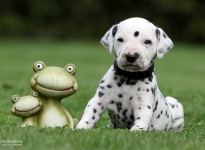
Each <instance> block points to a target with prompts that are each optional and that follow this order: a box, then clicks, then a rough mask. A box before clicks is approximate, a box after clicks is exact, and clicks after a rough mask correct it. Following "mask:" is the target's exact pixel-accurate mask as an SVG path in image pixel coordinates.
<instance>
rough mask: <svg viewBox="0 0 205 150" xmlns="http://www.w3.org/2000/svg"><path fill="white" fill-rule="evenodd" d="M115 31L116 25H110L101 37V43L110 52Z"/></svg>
mask: <svg viewBox="0 0 205 150" xmlns="http://www.w3.org/2000/svg"><path fill="white" fill-rule="evenodd" d="M116 32H117V25H114V26H112V27H111V28H110V29H109V30H108V31H107V32H106V33H105V35H104V36H103V37H102V39H101V41H100V42H101V44H102V45H103V46H104V47H105V48H106V49H107V50H109V52H110V53H112V49H113V45H114V37H115V34H116Z"/></svg>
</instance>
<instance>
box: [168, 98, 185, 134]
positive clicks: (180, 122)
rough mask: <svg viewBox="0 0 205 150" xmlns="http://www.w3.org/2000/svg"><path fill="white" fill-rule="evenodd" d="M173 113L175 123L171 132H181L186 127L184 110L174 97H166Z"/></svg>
mask: <svg viewBox="0 0 205 150" xmlns="http://www.w3.org/2000/svg"><path fill="white" fill-rule="evenodd" d="M166 101H167V102H168V104H169V108H170V110H171V113H172V118H173V123H172V126H171V128H170V130H173V131H181V130H182V129H183V127H184V110H183V106H182V104H181V103H179V102H178V101H177V100H176V99H174V98H172V97H166Z"/></svg>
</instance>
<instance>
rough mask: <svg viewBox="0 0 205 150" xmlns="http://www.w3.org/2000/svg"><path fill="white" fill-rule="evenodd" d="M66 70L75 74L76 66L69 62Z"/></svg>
mask: <svg viewBox="0 0 205 150" xmlns="http://www.w3.org/2000/svg"><path fill="white" fill-rule="evenodd" d="M65 69H66V71H67V72H69V73H71V74H75V66H74V65H73V64H68V65H67V66H66V67H65Z"/></svg>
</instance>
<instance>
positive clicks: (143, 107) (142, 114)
mask: <svg viewBox="0 0 205 150" xmlns="http://www.w3.org/2000/svg"><path fill="white" fill-rule="evenodd" d="M138 101H140V102H136V103H134V104H133V106H134V108H133V109H134V110H133V111H134V118H135V122H134V125H133V126H132V128H131V129H130V130H131V131H135V130H139V129H142V130H147V129H148V126H149V123H150V121H151V119H152V114H153V108H152V99H150V97H148V96H143V97H142V98H141V97H140V100H138Z"/></svg>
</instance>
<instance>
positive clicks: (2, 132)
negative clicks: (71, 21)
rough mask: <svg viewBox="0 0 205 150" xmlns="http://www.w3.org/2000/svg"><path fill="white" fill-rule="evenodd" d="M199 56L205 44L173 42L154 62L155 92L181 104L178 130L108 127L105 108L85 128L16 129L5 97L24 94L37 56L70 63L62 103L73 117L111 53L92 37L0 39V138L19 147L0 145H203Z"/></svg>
mask: <svg viewBox="0 0 205 150" xmlns="http://www.w3.org/2000/svg"><path fill="white" fill-rule="evenodd" d="M204 56H205V46H193V45H185V44H177V43H176V44H175V47H174V49H173V50H171V51H170V52H169V53H168V54H166V55H165V57H164V58H163V59H161V60H159V59H156V61H155V62H156V63H155V69H156V72H157V80H158V85H159V87H160V90H161V92H162V93H163V95H164V96H168V95H170V96H173V97H175V98H177V99H179V100H180V101H181V103H182V104H183V106H184V111H185V127H184V129H183V131H182V132H179V133H174V132H169V133H167V132H146V131H139V132H130V131H129V130H119V129H118V130H114V129H111V128H109V127H108V116H107V114H106V113H104V114H103V115H102V117H101V119H100V121H99V122H98V123H97V125H96V126H95V127H94V128H93V129H90V130H79V131H78V130H77V131H76V130H74V131H73V130H70V129H66V128H54V129H53V128H46V129H45V128H44V129H41V128H37V127H28V128H19V127H17V125H18V123H19V122H20V121H21V119H20V118H18V117H15V116H13V115H12V114H11V112H10V111H11V106H12V103H11V100H10V97H11V95H13V94H18V95H19V96H25V95H28V94H29V93H30V91H31V88H30V85H29V83H30V78H31V77H32V75H33V73H34V72H33V69H32V67H33V63H34V62H36V61H38V60H42V61H44V63H45V64H46V65H47V66H59V67H64V66H65V65H66V64H68V63H73V64H75V65H76V67H77V73H76V79H77V81H78V84H79V90H78V92H77V93H75V94H74V95H72V96H70V97H68V98H65V99H64V100H63V101H62V103H63V105H64V106H65V107H66V108H67V109H68V110H69V112H70V113H71V115H72V116H73V117H76V118H78V119H80V118H81V116H82V114H83V111H84V108H85V106H86V104H87V102H88V100H90V99H91V98H92V97H93V95H94V94H95V90H96V87H97V85H98V82H99V81H100V79H101V78H102V76H103V75H104V74H105V72H106V71H107V70H108V68H109V67H110V65H111V64H112V62H113V58H114V57H113V55H109V53H108V51H107V50H105V49H104V48H103V47H102V46H101V45H100V43H99V42H98V41H87V42H77V41H61V42H60V41H29V40H25V41H21V40H19V41H14V40H13V41H6V40H5V41H0V106H1V109H0V137H1V140H22V141H23V146H20V147H17V146H7V147H5V146H2V145H1V144H0V149H26V150H27V149H37V148H38V149H44V150H47V149H48V150H55V149H69V150H74V149H75V150H91V149H92V150H95V149H96V150H117V149H123V150H132V149H137V150H172V149H174V150H204V148H205V140H204V139H205V124H204V122H205V99H204V97H205V92H204V89H205V79H204V76H205V62H204Z"/></svg>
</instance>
